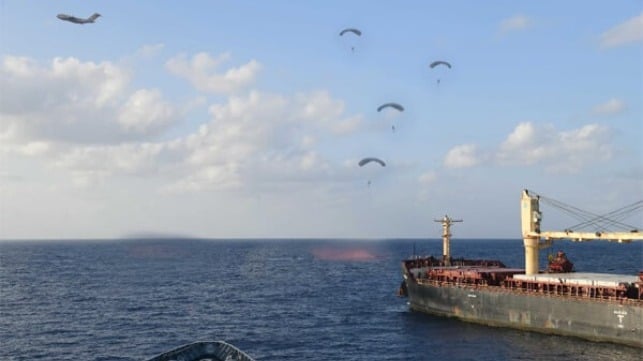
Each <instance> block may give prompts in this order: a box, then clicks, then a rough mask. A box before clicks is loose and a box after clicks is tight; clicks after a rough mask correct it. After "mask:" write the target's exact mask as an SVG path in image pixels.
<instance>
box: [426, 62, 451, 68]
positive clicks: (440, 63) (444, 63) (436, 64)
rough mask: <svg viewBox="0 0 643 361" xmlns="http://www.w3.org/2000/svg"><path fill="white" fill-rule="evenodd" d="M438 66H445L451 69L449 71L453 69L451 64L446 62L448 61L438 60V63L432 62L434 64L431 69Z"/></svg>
mask: <svg viewBox="0 0 643 361" xmlns="http://www.w3.org/2000/svg"><path fill="white" fill-rule="evenodd" d="M438 65H444V66H447V67H449V69H451V64H449V63H448V62H446V61H442V60H437V61H434V62H432V63H431V65H430V67H431V69H433V68H435V67H436V66H438Z"/></svg>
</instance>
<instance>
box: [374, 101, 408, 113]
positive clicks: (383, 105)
mask: <svg viewBox="0 0 643 361" xmlns="http://www.w3.org/2000/svg"><path fill="white" fill-rule="evenodd" d="M388 107H391V108H395V109H397V110H399V111H401V112H403V111H404V107H403V106H401V105H399V104H397V103H386V104H382V105H380V106H379V107H378V108H377V111H378V112H381V111H382V109H384V108H388Z"/></svg>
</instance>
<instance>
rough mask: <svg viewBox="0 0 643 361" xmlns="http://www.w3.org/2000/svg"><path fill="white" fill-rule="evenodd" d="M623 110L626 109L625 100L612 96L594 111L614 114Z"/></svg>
mask: <svg viewBox="0 0 643 361" xmlns="http://www.w3.org/2000/svg"><path fill="white" fill-rule="evenodd" d="M623 110H625V102H624V101H622V100H620V99H616V98H612V99H610V100H608V101H607V102H605V103H603V104H599V105H597V106H595V107H594V110H593V112H594V113H595V114H600V115H613V114H618V113H621V112H622V111H623Z"/></svg>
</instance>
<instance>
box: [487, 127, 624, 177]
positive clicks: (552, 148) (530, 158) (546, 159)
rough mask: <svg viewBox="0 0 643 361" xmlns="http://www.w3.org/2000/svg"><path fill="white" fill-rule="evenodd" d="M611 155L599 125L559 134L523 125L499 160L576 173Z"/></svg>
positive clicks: (502, 147) (503, 146)
mask: <svg viewBox="0 0 643 361" xmlns="http://www.w3.org/2000/svg"><path fill="white" fill-rule="evenodd" d="M611 156H612V149H611V146H610V144H609V134H608V131H607V129H606V128H605V127H602V126H600V125H598V124H588V125H585V126H583V127H581V128H578V129H573V130H570V131H557V130H556V129H554V127H553V126H550V125H547V126H541V127H537V126H536V125H534V124H533V123H531V122H524V123H520V124H519V125H518V126H516V128H515V129H514V131H513V132H512V133H511V134H510V135H509V136H508V137H507V139H506V140H505V141H504V142H503V143H502V144H501V145H500V148H499V150H498V152H497V154H496V159H497V160H498V161H499V162H500V163H501V164H509V165H512V164H513V165H534V164H543V165H544V166H545V167H546V169H548V170H550V171H554V172H565V173H576V172H578V171H579V170H581V169H582V168H583V167H584V166H585V165H587V164H590V163H594V162H596V161H598V160H609V159H610V158H611Z"/></svg>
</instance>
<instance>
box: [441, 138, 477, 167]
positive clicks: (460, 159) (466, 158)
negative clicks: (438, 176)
mask: <svg viewBox="0 0 643 361" xmlns="http://www.w3.org/2000/svg"><path fill="white" fill-rule="evenodd" d="M476 152H477V146H476V145H475V144H463V145H458V146H455V147H453V148H451V149H450V150H449V152H448V153H447V155H446V157H444V166H445V167H447V168H468V167H473V166H475V165H476V164H478V163H479V162H480V160H479V158H478V156H477V155H476Z"/></svg>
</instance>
